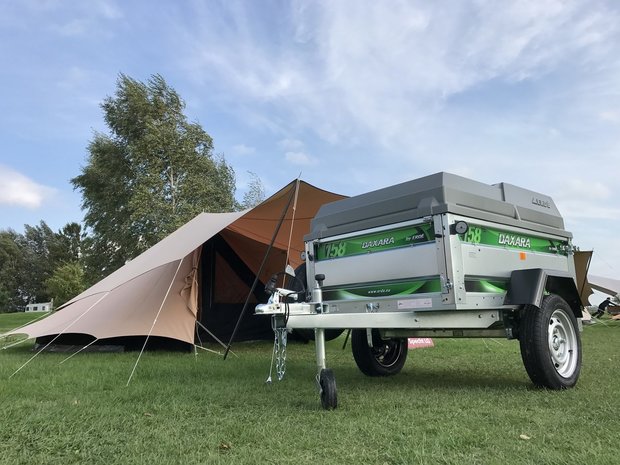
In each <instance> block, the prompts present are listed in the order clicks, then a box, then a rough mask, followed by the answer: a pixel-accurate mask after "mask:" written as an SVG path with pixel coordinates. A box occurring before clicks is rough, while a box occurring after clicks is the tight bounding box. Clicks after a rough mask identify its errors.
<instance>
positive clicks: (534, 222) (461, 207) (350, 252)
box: [255, 172, 582, 409]
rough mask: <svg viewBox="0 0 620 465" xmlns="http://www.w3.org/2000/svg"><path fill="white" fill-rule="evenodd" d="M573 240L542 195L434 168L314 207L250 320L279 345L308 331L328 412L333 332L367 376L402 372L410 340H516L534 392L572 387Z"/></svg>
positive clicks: (577, 326) (576, 356) (576, 354)
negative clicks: (290, 261) (279, 277)
mask: <svg viewBox="0 0 620 465" xmlns="http://www.w3.org/2000/svg"><path fill="white" fill-rule="evenodd" d="M571 239H572V234H571V233H569V232H568V231H566V230H564V222H563V220H562V217H561V216H560V214H559V212H558V210H557V208H556V206H555V204H554V202H553V200H552V199H551V198H550V197H549V196H546V195H543V194H540V193H537V192H533V191H529V190H526V189H523V188H520V187H517V186H514V185H511V184H507V183H500V184H494V185H487V184H483V183H480V182H477V181H473V180H470V179H467V178H464V177H460V176H456V175H453V174H449V173H443V172H442V173H436V174H433V175H430V176H427V177H423V178H420V179H416V180H412V181H409V182H405V183H402V184H398V185H395V186H391V187H387V188H384V189H380V190H377V191H374V192H370V193H367V194H362V195H359V196H356V197H351V198H347V199H343V200H339V201H336V202H333V203H330V204H326V205H324V206H322V207H321V208H320V210H319V211H318V213H317V214H316V216H315V217H314V219H313V220H312V222H311V231H310V233H309V234H307V235H306V236H305V237H304V241H305V252H304V255H305V257H303V258H304V264H303V265H301V266H300V267H299V268H298V269H297V270H296V275H297V279H296V280H295V281H293V284H292V285H290V286H289V287H291V289H283V288H273V289H272V291H273V293H272V295H271V297H270V299H269V301H268V302H267V303H266V304H261V305H258V306H257V307H256V310H255V313H256V314H269V315H272V324H273V327H274V330H275V331H276V341H278V337H277V334H278V331H279V333H280V345H281V346H282V345H283V346H284V347H285V345H286V330H294V329H314V338H315V344H316V361H317V372H318V374H317V382H318V387H319V392H320V398H321V404H322V406H323V408H325V409H333V408H335V407H336V406H337V392H336V382H335V377H334V373H333V371H332V370H331V369H328V368H327V365H326V354H325V340H326V337H325V333H326V331H328V332H329V330H344V329H350V330H352V331H351V347H352V351H353V356H354V359H355V362H356V364H357V366H358V367H359V369H360V370H361V371H362V372H363V373H364V374H366V375H368V376H389V375H394V374H397V373H398V372H400V370H401V369H402V367H403V365H404V363H405V360H406V357H407V338H408V337H432V338H440V337H453V338H464V337H465V338H482V337H505V338H507V339H518V340H519V342H520V349H521V355H522V359H523V363H524V366H525V369H526V371H527V373H528V375H529V377H530V379H531V380H532V382H533V383H534V384H535V385H537V386H541V387H546V388H550V389H564V388H569V387H572V386H574V385H575V383H576V382H577V379H578V377H579V373H580V369H581V339H580V333H581V330H582V325H581V317H582V306H581V300H580V296H579V292H578V290H577V286H576V280H575V266H574V260H573V246H572V243H571ZM274 350H275V349H274ZM281 368H282V375H283V367H281Z"/></svg>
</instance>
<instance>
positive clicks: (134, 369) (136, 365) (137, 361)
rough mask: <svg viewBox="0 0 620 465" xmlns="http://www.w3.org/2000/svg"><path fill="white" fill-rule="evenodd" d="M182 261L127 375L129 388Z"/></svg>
mask: <svg viewBox="0 0 620 465" xmlns="http://www.w3.org/2000/svg"><path fill="white" fill-rule="evenodd" d="M184 260H185V259H184V258H182V259H181V260H179V266H177V270H176V271H175V272H174V276H173V277H172V280H171V281H170V285H169V286H168V290H167V291H166V295H164V300H162V301H161V305H160V306H159V310H157V315H155V319H154V320H153V324H152V325H151V329H149V333H148V334H147V335H146V339H145V340H144V344H143V345H142V350H140V354H139V355H138V359H137V360H136V363H135V364H134V366H133V369H132V370H131V374H130V375H129V379H128V380H127V384H126V385H125V386H129V383H130V382H131V378H133V375H134V373H135V372H136V368H138V363H139V362H140V358H141V357H142V354H143V353H144V350H145V349H146V344H147V342H149V337H151V333H152V332H153V329H154V328H155V324H156V323H157V319H158V318H159V314H160V313H161V311H162V309H163V308H164V304H165V303H166V299H167V298H168V294H170V290H171V289H172V285H173V284H174V280H175V279H176V277H177V274H178V273H179V270H180V269H181V265H182V264H183V261H184Z"/></svg>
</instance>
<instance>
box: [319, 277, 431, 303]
mask: <svg viewBox="0 0 620 465" xmlns="http://www.w3.org/2000/svg"><path fill="white" fill-rule="evenodd" d="M429 292H441V283H440V281H439V278H432V279H417V280H411V281H398V282H387V283H374V284H368V285H363V286H356V287H350V288H345V289H329V288H326V289H324V290H323V299H324V300H355V299H359V298H360V297H366V298H372V297H392V296H408V295H415V294H426V293H429Z"/></svg>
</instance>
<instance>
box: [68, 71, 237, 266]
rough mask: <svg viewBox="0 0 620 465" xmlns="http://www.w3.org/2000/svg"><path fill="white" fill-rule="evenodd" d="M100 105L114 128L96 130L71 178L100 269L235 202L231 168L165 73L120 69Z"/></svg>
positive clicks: (140, 250) (124, 258)
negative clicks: (141, 74) (139, 76)
mask: <svg viewBox="0 0 620 465" xmlns="http://www.w3.org/2000/svg"><path fill="white" fill-rule="evenodd" d="M101 107H102V110H103V113H104V119H105V122H106V124H107V126H108V127H109V129H110V134H100V133H97V134H95V135H94V138H93V140H92V141H91V142H90V144H89V146H88V151H89V158H88V162H87V164H86V166H85V167H84V168H83V169H82V172H81V174H80V175H79V176H77V177H75V178H73V179H72V180H71V181H72V183H73V186H74V188H75V189H78V190H80V191H81V193H82V198H83V200H82V208H83V209H84V210H86V213H85V217H84V223H85V225H86V226H87V228H89V230H90V232H91V234H90V236H91V239H92V240H91V241H90V243H89V249H88V252H87V253H88V255H89V256H90V257H92V256H93V254H97V255H96V256H97V257H98V259H97V260H96V261H97V263H98V268H99V272H100V277H102V276H105V275H106V274H109V273H110V272H112V271H114V270H115V269H117V268H118V267H120V266H122V265H123V264H124V263H125V262H126V261H127V260H129V259H131V258H134V257H135V256H136V255H138V254H139V253H141V252H143V251H144V250H146V249H147V248H149V247H151V246H152V245H154V244H155V243H156V242H158V241H159V240H161V239H162V238H164V237H165V236H167V235H168V234H170V233H171V232H172V231H174V230H175V229H177V228H178V227H179V226H181V225H183V224H184V223H186V222H187V221H188V220H190V219H191V218H193V217H194V216H196V215H197V214H198V213H201V212H203V211H209V212H223V211H231V210H234V207H235V201H234V191H235V177H234V171H233V169H232V168H231V167H230V166H229V165H227V164H226V162H225V160H224V159H223V158H219V159H218V158H216V157H214V156H213V153H212V152H213V141H212V139H211V137H210V136H209V135H208V134H207V133H206V132H205V131H204V130H203V129H202V127H201V126H200V125H199V124H198V123H190V122H188V120H187V117H186V116H185V115H184V113H183V112H184V110H185V102H184V101H183V100H182V99H181V97H180V96H179V94H177V92H176V91H175V90H174V89H172V88H171V87H169V86H168V84H167V83H166V82H165V80H164V79H163V78H162V77H161V76H159V75H154V76H152V77H151V78H150V79H149V80H148V81H147V82H146V83H142V82H139V81H136V80H134V79H132V78H130V77H128V76H126V75H124V74H121V75H120V76H119V78H118V81H117V89H116V93H115V95H114V96H113V97H107V98H106V99H105V100H104V101H103V103H102V105H101ZM85 252H86V251H85ZM86 261H89V262H91V264H92V263H93V260H90V259H88V258H87V259H86Z"/></svg>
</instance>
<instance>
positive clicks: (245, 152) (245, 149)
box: [231, 144, 256, 156]
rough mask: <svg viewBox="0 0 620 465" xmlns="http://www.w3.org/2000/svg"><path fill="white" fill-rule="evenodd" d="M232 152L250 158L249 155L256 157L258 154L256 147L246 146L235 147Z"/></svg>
mask: <svg viewBox="0 0 620 465" xmlns="http://www.w3.org/2000/svg"><path fill="white" fill-rule="evenodd" d="M231 151H232V153H233V155H239V156H249V155H254V154H255V153H256V149H255V148H254V147H250V146H248V145H245V144H237V145H233V147H232V149H231Z"/></svg>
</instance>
